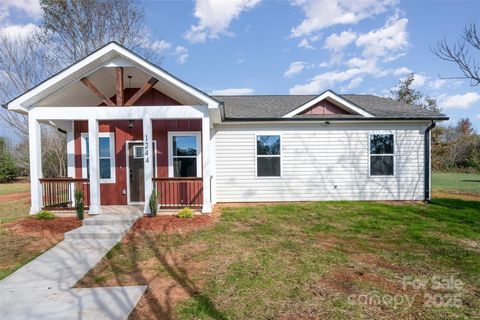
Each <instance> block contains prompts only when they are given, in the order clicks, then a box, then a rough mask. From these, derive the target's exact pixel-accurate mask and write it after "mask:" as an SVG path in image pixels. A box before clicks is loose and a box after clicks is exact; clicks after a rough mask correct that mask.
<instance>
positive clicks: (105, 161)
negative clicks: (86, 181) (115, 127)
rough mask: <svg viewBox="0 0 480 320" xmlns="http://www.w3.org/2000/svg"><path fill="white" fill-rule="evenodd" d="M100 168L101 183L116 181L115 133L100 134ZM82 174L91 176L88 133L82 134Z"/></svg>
mask: <svg viewBox="0 0 480 320" xmlns="http://www.w3.org/2000/svg"><path fill="white" fill-rule="evenodd" d="M98 165H99V167H98V170H99V178H100V182H101V183H114V182H115V138H114V134H113V133H108V132H101V133H99V134H98ZM82 176H83V177H86V178H90V146H89V139H88V134H86V133H83V134H82Z"/></svg>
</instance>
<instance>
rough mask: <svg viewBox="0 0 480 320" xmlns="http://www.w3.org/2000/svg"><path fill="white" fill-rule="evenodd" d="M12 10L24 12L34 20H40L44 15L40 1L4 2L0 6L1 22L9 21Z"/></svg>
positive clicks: (20, 0) (11, 0)
mask: <svg viewBox="0 0 480 320" xmlns="http://www.w3.org/2000/svg"><path fill="white" fill-rule="evenodd" d="M12 10H19V11H22V12H23V13H24V14H26V15H27V16H29V17H30V18H33V19H38V18H40V17H41V15H42V9H41V8H40V2H39V1H38V0H2V3H1V4H0V22H1V21H2V20H6V19H8V17H9V16H10V13H11V11H12Z"/></svg>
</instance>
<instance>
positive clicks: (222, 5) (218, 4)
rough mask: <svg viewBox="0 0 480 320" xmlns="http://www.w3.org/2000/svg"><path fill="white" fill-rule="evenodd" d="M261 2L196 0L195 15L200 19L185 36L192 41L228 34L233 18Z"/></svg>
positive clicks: (258, 0) (247, 0)
mask: <svg viewBox="0 0 480 320" xmlns="http://www.w3.org/2000/svg"><path fill="white" fill-rule="evenodd" d="M259 2H260V0H229V1H223V0H196V2H195V12H194V15H195V17H196V18H198V20H199V21H198V23H197V24H196V25H192V26H191V27H190V30H188V31H187V32H186V33H185V38H186V39H187V40H188V41H190V42H205V40H206V39H207V38H210V39H211V38H218V37H219V35H221V34H228V27H229V26H230V23H231V22H232V20H234V19H237V18H238V17H239V16H240V13H241V12H242V11H246V10H249V9H252V8H254V7H255V6H256V5H257V4H258V3H259Z"/></svg>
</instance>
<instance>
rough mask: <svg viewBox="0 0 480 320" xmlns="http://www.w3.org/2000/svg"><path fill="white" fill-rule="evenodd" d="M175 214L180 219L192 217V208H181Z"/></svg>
mask: <svg viewBox="0 0 480 320" xmlns="http://www.w3.org/2000/svg"><path fill="white" fill-rule="evenodd" d="M177 216H178V217H179V218H182V219H191V218H193V210H192V209H190V208H183V209H182V210H180V212H179V213H178V215H177Z"/></svg>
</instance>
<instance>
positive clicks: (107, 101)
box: [80, 78, 115, 107]
mask: <svg viewBox="0 0 480 320" xmlns="http://www.w3.org/2000/svg"><path fill="white" fill-rule="evenodd" d="M80 81H82V83H83V84H84V85H85V86H86V87H87V88H88V89H90V91H92V92H93V93H94V94H95V95H96V96H97V97H98V98H99V99H100V100H102V102H103V103H105V104H106V105H107V106H111V107H114V106H115V103H113V101H112V100H110V98H107V97H106V96H105V95H104V94H103V93H101V92H100V90H98V89H97V87H95V86H94V85H93V83H92V82H90V80H88V79H87V78H83V79H80Z"/></svg>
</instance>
